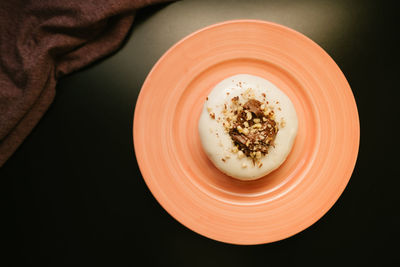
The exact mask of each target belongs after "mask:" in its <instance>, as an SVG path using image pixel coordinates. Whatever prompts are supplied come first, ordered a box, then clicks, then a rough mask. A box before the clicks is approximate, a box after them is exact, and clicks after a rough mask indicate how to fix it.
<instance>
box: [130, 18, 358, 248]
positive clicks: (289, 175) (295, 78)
mask: <svg viewBox="0 0 400 267" xmlns="http://www.w3.org/2000/svg"><path fill="white" fill-rule="evenodd" d="M240 73H247V74H253V75H257V76H260V77H263V78H265V79H267V80H269V81H271V82H272V83H274V84H275V85H276V86H277V87H278V88H280V89H281V90H283V91H284V92H285V93H286V95H288V96H289V97H290V99H291V100H292V102H293V104H294V105H295V108H296V111H297V115H298V120H299V129H298V135H297V137H296V141H295V144H294V147H293V150H292V151H291V153H290V155H289V157H288V158H287V160H286V161H285V162H284V164H283V165H282V166H281V167H280V168H279V169H278V170H276V171H274V172H273V173H271V174H269V175H267V176H266V177H263V178H261V179H259V180H256V181H252V182H241V181H238V180H235V179H232V178H229V177H228V176H226V175H224V174H223V173H221V172H220V171H218V170H217V169H216V168H215V167H214V165H213V164H212V163H211V162H210V160H209V159H208V158H207V156H206V154H205V153H204V152H203V149H202V147H201V143H200V139H199V134H198V130H197V129H198V128H197V125H198V119H199V117H200V112H201V108H202V106H203V104H204V101H205V98H206V96H207V95H208V93H209V92H210V90H211V89H212V88H213V87H214V86H215V85H216V84H217V83H218V82H220V81H222V80H223V79H225V78H227V77H229V76H232V75H235V74H240ZM133 137H134V145H135V152H136V157H137V160H138V163H139V167H140V170H141V172H142V175H143V178H144V179H145V181H146V184H147V186H148V187H149V188H150V190H151V192H152V193H153V195H154V197H155V198H156V199H157V200H158V202H159V203H160V204H161V205H162V206H163V207H164V209H165V210H167V211H168V212H169V213H170V214H171V215H172V216H173V217H174V218H175V219H177V220H178V221H179V222H181V223H182V224H184V225H185V226H187V227H188V228H190V229H192V230H193V231H195V232H197V233H199V234H201V235H204V236H207V237H209V238H212V239H215V240H219V241H223V242H227V243H234V244H260V243H268V242H273V241H277V240H280V239H283V238H287V237H289V236H292V235H294V234H296V233H298V232H300V231H302V230H304V229H305V228H307V227H308V226H310V225H311V224H313V223H314V222H316V221H317V220H318V219H319V218H321V216H322V215H324V214H325V213H326V212H327V211H328V210H329V208H331V207H332V205H333V204H334V203H335V201H336V200H337V199H338V198H339V196H340V194H341V193H342V192H343V190H344V188H345V187H346V184H347V182H348V181H349V179H350V177H351V174H352V171H353V168H354V165H355V162H356V159H357V154H358V146H359V139H360V128H359V120H358V112H357V106H356V103H355V100H354V96H353V94H352V91H351V89H350V86H349V84H348V83H347V81H346V78H345V77H344V75H343V73H342V72H341V71H340V69H339V67H338V66H337V65H336V64H335V62H334V61H333V60H332V58H331V57H329V55H328V54H327V53H326V52H325V51H324V50H323V49H322V48H321V47H319V46H318V45H317V44H316V43H314V42H313V41H311V40H310V39H309V38H307V37H305V36H304V35H302V34H300V33H298V32H296V31H294V30H292V29H289V28H287V27H284V26H281V25H278V24H274V23H270V22H265V21H257V20H235V21H227V22H223V23H219V24H215V25H212V26H209V27H206V28H204V29H202V30H199V31H197V32H195V33H193V34H191V35H189V36H187V37H186V38H184V39H183V40H181V41H179V42H178V43H177V44H175V45H174V46H173V47H172V48H171V49H169V50H168V51H167V52H166V53H165V54H164V55H163V56H162V57H161V59H160V60H159V61H158V62H157V64H156V65H155V66H154V67H153V69H152V71H151V72H150V74H149V75H148V77H147V79H146V81H145V83H144V85H143V87H142V90H141V92H140V95H139V98H138V101H137V104H136V110H135V118H134V129H133Z"/></svg>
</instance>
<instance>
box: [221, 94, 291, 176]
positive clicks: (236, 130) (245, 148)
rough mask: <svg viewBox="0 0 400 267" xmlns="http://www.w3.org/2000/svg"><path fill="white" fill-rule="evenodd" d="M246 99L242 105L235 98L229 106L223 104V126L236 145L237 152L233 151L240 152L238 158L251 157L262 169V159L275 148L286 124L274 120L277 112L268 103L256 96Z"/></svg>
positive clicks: (237, 98)
mask: <svg viewBox="0 0 400 267" xmlns="http://www.w3.org/2000/svg"><path fill="white" fill-rule="evenodd" d="M245 99H246V100H247V101H246V102H244V103H240V102H239V97H238V96H236V97H233V98H232V99H231V103H230V105H228V107H227V106H226V105H224V109H223V112H222V113H223V114H224V123H223V125H224V127H225V131H227V133H228V134H229V136H230V137H231V139H232V142H233V143H234V145H235V148H234V150H235V151H236V152H235V151H233V150H232V152H234V153H238V157H239V158H243V157H244V156H246V157H249V158H251V159H252V161H253V164H254V165H255V166H258V167H259V168H261V166H262V163H261V162H260V159H261V158H262V157H263V156H265V155H266V154H268V150H269V148H270V147H271V146H272V147H273V146H274V140H275V137H276V135H277V133H278V131H279V126H282V124H283V123H282V122H281V123H277V122H276V121H275V114H274V111H273V110H271V109H270V108H269V107H267V105H266V104H265V103H262V102H260V101H258V100H256V99H255V98H253V97H250V98H245ZM267 103H268V102H267Z"/></svg>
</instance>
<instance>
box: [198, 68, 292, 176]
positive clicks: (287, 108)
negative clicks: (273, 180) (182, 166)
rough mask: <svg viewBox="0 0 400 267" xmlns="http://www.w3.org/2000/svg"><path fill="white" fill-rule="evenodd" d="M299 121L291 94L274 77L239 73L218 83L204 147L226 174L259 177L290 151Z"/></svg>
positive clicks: (203, 123)
mask: <svg viewBox="0 0 400 267" xmlns="http://www.w3.org/2000/svg"><path fill="white" fill-rule="evenodd" d="M297 127H298V120H297V115H296V110H295V108H294V106H293V104H292V102H291V101H290V99H289V98H288V97H287V96H286V95H285V94H284V93H283V92H282V91H281V90H280V89H278V88H277V87H276V86H275V85H274V84H272V83H271V82H269V81H267V80H265V79H263V78H261V77H257V76H254V75H249V74H239V75H235V76H232V77H229V78H226V79H225V80H223V81H221V82H220V83H218V84H217V85H216V86H215V87H214V88H213V89H212V91H211V92H210V94H209V95H208V96H207V98H206V101H205V103H204V107H203V110H202V113H201V115H200V120H199V134H200V139H201V143H202V146H203V149H204V151H205V152H206V154H207V156H208V157H209V159H210V160H211V161H212V162H213V163H214V165H215V166H216V167H217V168H218V169H219V170H220V171H222V172H223V173H225V174H227V175H229V176H231V177H233V178H237V179H240V180H255V179H258V178H261V177H263V176H265V175H267V174H268V173H270V172H272V171H273V170H275V169H277V168H278V167H279V166H280V165H281V164H282V163H283V162H284V161H285V159H286V158H287V156H288V154H289V153H290V151H291V149H292V146H293V143H294V140H295V137H296V134H297Z"/></svg>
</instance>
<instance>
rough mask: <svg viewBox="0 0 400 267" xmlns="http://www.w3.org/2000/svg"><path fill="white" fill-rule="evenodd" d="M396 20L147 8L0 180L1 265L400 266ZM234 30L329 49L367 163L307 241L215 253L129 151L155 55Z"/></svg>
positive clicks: (56, 106) (378, 13)
mask: <svg viewBox="0 0 400 267" xmlns="http://www.w3.org/2000/svg"><path fill="white" fill-rule="evenodd" d="M395 14H396V12H395V8H394V6H392V5H390V2H388V1H320V0H309V1H303V0H301V1H286V0H284V1H180V2H175V3H171V4H163V5H157V6H152V7H148V8H145V9H144V10H141V11H140V12H139V13H138V14H137V17H136V20H135V23H134V26H133V28H132V31H131V33H130V35H129V36H128V38H127V40H126V42H125V44H124V46H123V47H122V49H121V50H120V51H118V52H117V53H116V54H114V55H112V56H110V57H108V58H107V59H105V60H102V61H100V62H97V63H96V64H94V65H92V66H90V67H88V68H86V69H84V70H82V71H80V72H77V73H74V74H72V75H70V76H68V77H65V78H63V79H62V80H60V81H59V83H58V86H57V96H56V99H55V101H54V103H53V104H52V106H51V107H50V109H49V110H48V112H47V113H46V114H45V116H44V117H43V119H42V120H41V121H40V123H39V124H38V125H37V127H36V128H35V129H34V130H33V132H32V133H31V135H30V136H29V137H28V138H27V139H26V141H25V142H24V143H23V144H22V145H21V147H20V148H19V149H18V150H17V151H16V153H15V154H14V155H13V156H12V157H11V158H10V159H9V160H8V162H7V163H6V164H5V165H4V167H3V168H1V169H0V183H1V184H0V188H1V189H0V190H1V192H0V194H1V196H2V197H3V200H2V209H1V211H2V215H1V218H2V221H3V222H5V223H6V226H5V227H3V228H2V232H3V235H2V236H3V237H2V238H1V240H2V242H4V244H6V246H7V250H3V251H2V253H4V256H2V257H0V265H1V266H6V265H5V264H2V263H3V262H4V263H5V262H6V261H8V260H12V262H13V263H14V265H17V264H22V265H28V264H33V263H36V264H40V265H41V266H63V265H68V266H74V265H77V266H79V265H85V266H91V265H98V264H100V263H105V264H107V265H110V266H125V265H134V264H135V263H140V262H144V263H145V264H144V263H142V264H143V265H144V266H148V265H163V266H166V265H167V266H168V265H170V266H230V267H233V266H265V265H269V264H272V265H285V264H288V265H298V264H300V263H306V264H308V265H310V264H313V263H314V264H318V265H326V264H327V265H339V264H341V265H347V264H350V263H352V264H353V265H354V264H357V265H363V266H364V265H368V264H371V265H374V266H378V265H381V264H384V263H386V264H394V263H395V262H396V261H397V263H400V261H399V258H398V257H397V255H396V251H398V248H399V247H398V238H399V226H400V216H399V206H398V204H400V203H399V198H398V195H399V193H398V192H399V180H400V179H399V175H398V172H395V166H396V165H398V164H395V162H396V160H397V159H398V155H396V154H392V153H391V152H392V151H395V150H396V149H395V148H396V146H397V145H398V139H399V138H398V134H396V131H395V129H394V122H398V119H396V118H395V117H394V115H395V114H399V112H398V110H396V111H395V108H398V105H396V104H397V102H398V101H397V99H396V95H395V91H396V89H398V84H399V83H398V80H397V79H395V78H396V75H397V73H398V71H399V68H398V67H397V66H398V62H397V61H396V60H394V59H395V54H396V53H397V51H396V50H397V48H398V45H399V37H398V35H399V30H398V25H396V23H395V21H396V20H395ZM238 18H253V19H262V20H267V21H273V22H277V23H280V24H283V25H286V26H289V27H291V28H293V29H295V30H297V31H300V32H301V33H303V34H305V35H306V36H308V37H310V38H311V39H313V40H314V41H315V42H316V43H318V44H319V45H320V46H321V47H322V48H324V49H325V50H326V51H327V52H328V53H329V54H330V55H331V56H332V58H333V59H334V60H335V61H336V62H337V64H338V65H339V67H340V68H341V69H342V71H343V73H344V74H345V75H346V77H347V79H348V81H349V83H350V86H351V87H352V90H353V93H354V96H355V99H356V101H357V105H358V109H359V116H360V123H361V145H360V150H359V157H358V161H357V164H356V167H355V170H354V173H353V175H352V178H351V180H350V182H349V184H348V186H347V188H346V189H345V191H344V193H343V194H342V196H341V197H340V198H339V200H338V201H337V202H336V204H335V205H334V206H333V208H332V209H330V211H329V212H328V213H327V214H326V215H324V216H323V217H322V218H321V219H320V220H319V221H318V222H317V223H315V224H314V225H312V226H311V227H309V228H308V229H306V230H305V231H303V232H301V233H299V234H297V235H295V236H293V237H290V238H288V239H285V240H282V241H279V242H275V243H271V244H265V245H257V246H237V245H230V244H225V243H221V242H217V241H213V240H210V239H208V238H206V237H203V236H200V235H198V234H196V233H194V232H192V231H191V230H189V229H187V228H185V227H184V226H182V225H181V224H180V223H179V222H177V221H176V220H174V219H173V218H172V217H171V216H170V215H169V214H168V213H167V212H166V211H165V210H163V208H162V207H161V206H160V205H159V204H158V202H157V201H156V200H155V198H154V197H153V196H152V194H151V193H150V191H149V190H148V188H147V187H146V185H145V183H144V181H143V179H142V176H141V174H140V171H139V168H138V165H137V163H136V160H135V155H134V150H133V140H132V125H133V112H134V107H135V102H136V98H137V96H138V94H139V91H140V88H141V86H142V84H143V81H144V79H145V78H146V75H147V74H148V72H149V71H150V69H151V68H152V66H153V65H154V63H155V62H156V61H157V60H158V59H159V58H160V56H161V55H162V54H163V53H164V52H165V51H166V50H167V49H168V48H169V47H170V46H172V45H173V44H174V43H175V42H177V41H178V40H179V39H181V38H182V37H184V36H186V35H187V34H189V33H191V32H193V31H195V30H197V29H200V28H202V27H204V26H207V25H210V24H213V23H216V22H220V21H224V20H229V19H238ZM343 153H346V151H343ZM392 241H394V244H393V242H392ZM396 246H397V247H396ZM397 254H398V253H397Z"/></svg>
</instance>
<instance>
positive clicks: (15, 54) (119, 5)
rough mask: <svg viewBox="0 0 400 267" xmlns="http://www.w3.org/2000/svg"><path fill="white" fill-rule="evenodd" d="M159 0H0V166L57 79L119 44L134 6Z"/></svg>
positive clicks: (48, 97)
mask: <svg viewBox="0 0 400 267" xmlns="http://www.w3.org/2000/svg"><path fill="white" fill-rule="evenodd" d="M162 1H165V0H147V1H146V0H83V1H82V0H31V1H29V0H10V1H7V0H6V1H0V167H1V166H2V165H3V164H4V162H5V161H6V160H7V159H8V158H9V157H10V156H11V155H12V153H13V152H14V151H15V150H16V149H17V148H18V146H19V145H20V144H21V143H22V141H23V140H24V139H25V138H26V136H27V135H28V134H29V133H30V132H31V130H32V129H33V127H34V126H35V125H36V124H37V123H38V121H39V120H40V118H41V117H42V116H43V114H44V113H45V112H46V110H47V109H48V107H49V106H50V104H51V103H52V101H53V98H54V95H55V86H56V81H57V80H58V79H59V78H60V77H62V76H63V75H66V74H68V73H71V72H73V71H76V70H78V69H80V68H82V67H84V66H86V65H88V64H90V63H91V62H93V61H95V60H97V59H99V58H101V57H104V56H106V55H107V54H110V53H111V52H113V51H115V50H116V49H117V48H119V46H120V45H121V43H122V41H123V40H124V38H125V36H126V34H127V33H128V31H129V29H130V27H131V25H132V22H133V18H134V12H135V11H136V10H137V9H139V8H141V7H144V6H146V5H149V4H152V3H156V2H162Z"/></svg>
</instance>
